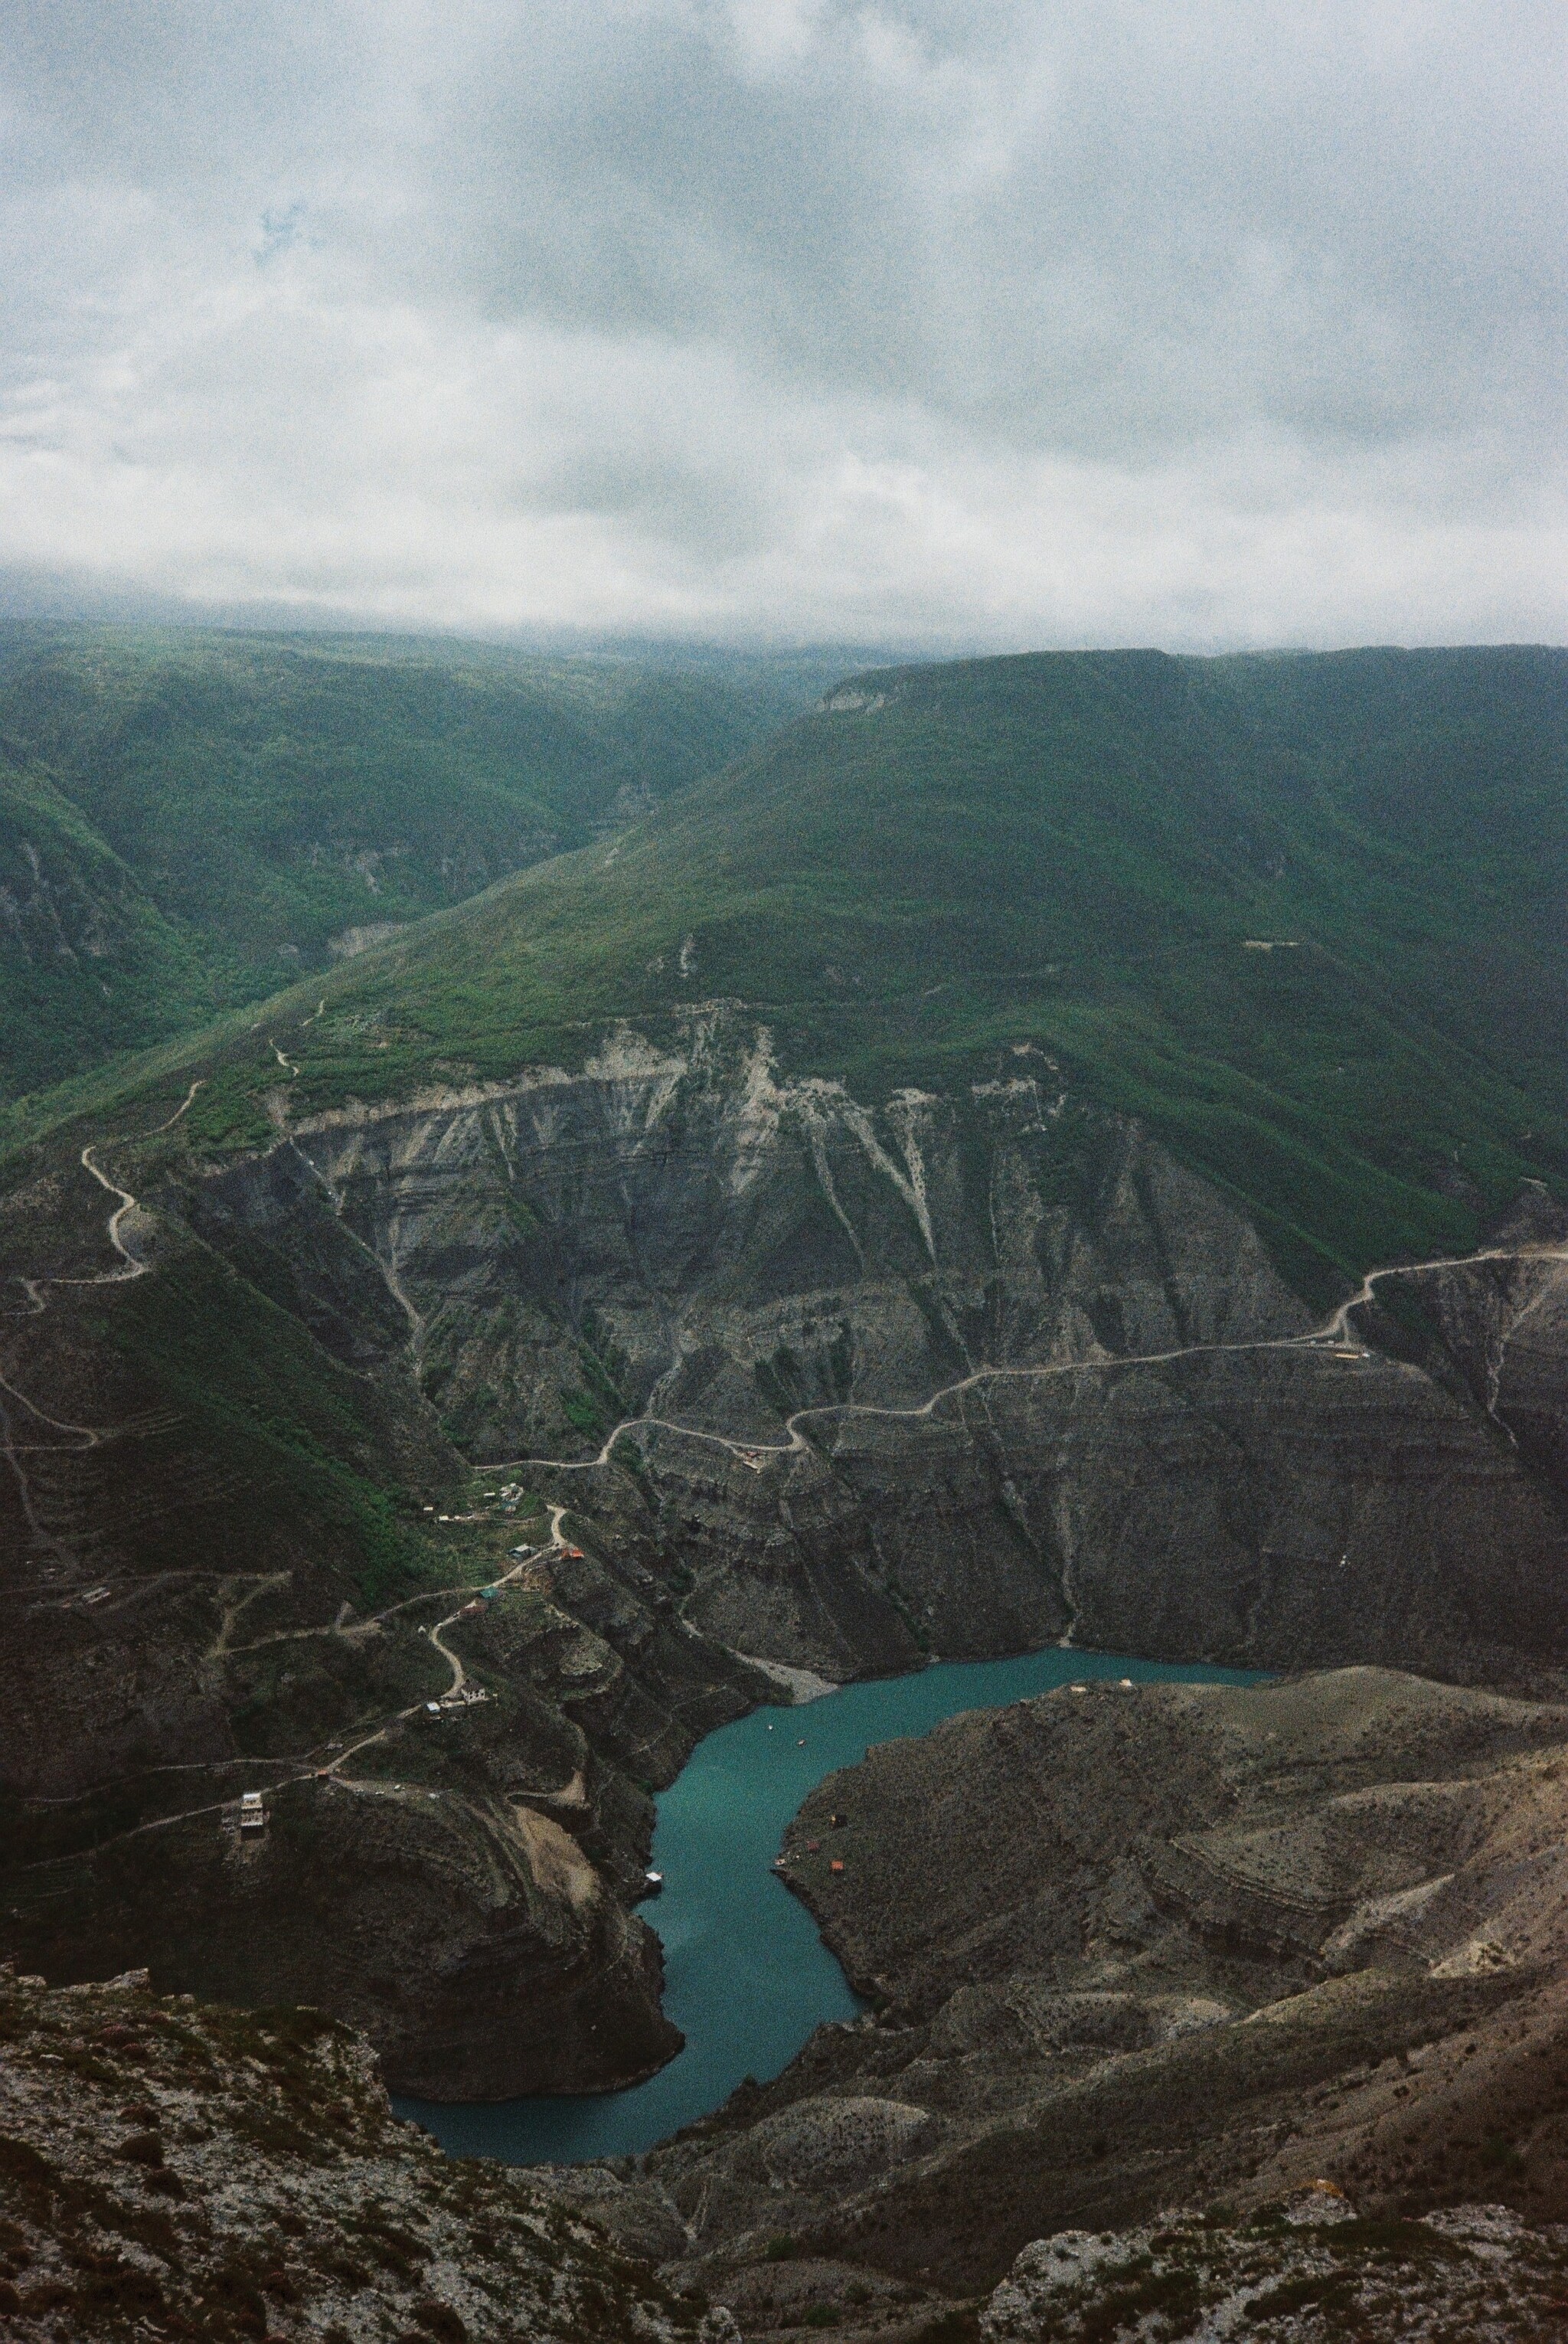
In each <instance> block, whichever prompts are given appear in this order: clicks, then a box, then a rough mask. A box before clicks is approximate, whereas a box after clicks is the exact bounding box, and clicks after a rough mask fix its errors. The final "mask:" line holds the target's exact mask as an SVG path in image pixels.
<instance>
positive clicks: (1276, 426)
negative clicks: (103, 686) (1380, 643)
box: [0, 0, 1568, 644]
mask: <svg viewBox="0 0 1568 2344" xmlns="http://www.w3.org/2000/svg"><path fill="white" fill-rule="evenodd" d="M1565 59H1568V20H1565V19H1564V18H1563V15H1562V14H1561V11H1560V10H1558V9H1556V8H1554V7H1550V6H1546V5H1533V0H1496V5H1490V4H1489V0H1472V5H1459V0H1455V5H1443V0H1426V5H1418V0H1410V5H1396V0H1381V5H1380V0H1372V5H1362V6H1360V7H1356V8H1352V7H1350V6H1348V5H1345V6H1342V5H1334V0H1315V5H1312V6H1310V7H1309V6H1306V5H1291V0H1245V5H1243V0H1207V5H1191V0H1187V5H1174V0H1171V5H1166V0H1099V5H1095V6H1093V7H1090V6H1089V5H1080V0H1071V5H1059V6H1056V7H1053V8H1050V9H1046V8H1043V7H1041V6H1040V5H1037V0H1029V5H1025V0H600V5H599V6H598V7H597V8H595V9H594V10H591V11H589V10H585V9H583V8H582V7H581V5H580V0H528V4H527V5H522V6H517V5H500V0H472V4H471V5H468V6H467V7H466V8H464V9H463V10H460V11H451V10H443V11H439V12H437V10H436V9H435V8H434V7H431V6H427V5H423V0H401V5H397V4H396V0H363V5H353V4H352V0H316V5H308V6H307V5H303V0H299V5H294V4H293V0H255V5H252V6H251V7H250V8H248V9H247V10H246V11H245V12H243V15H242V14H241V13H240V12H237V11H236V12H229V11H221V10H214V9H212V8H211V7H210V5H206V0H189V5H187V0H114V5H106V6H89V5H85V0H55V5H53V6H52V7H51V8H50V9H48V10H46V11H33V12H28V13H27V14H26V15H25V16H21V17H17V18H15V19H13V21H12V24H11V25H10V28H9V31H8V32H7V31H6V30H5V28H4V26H0V132H3V136H4V147H3V150H0V267H3V268H4V269H5V278H6V282H7V287H8V299H7V304H6V313H5V314H6V319H7V323H6V325H5V328H4V332H3V338H0V562H9V563H10V564H11V565H12V566H13V567H15V568H16V569H19V570H25V571H27V572H28V573H30V574H36V575H43V574H47V573H48V572H50V571H56V572H59V573H61V574H65V575H69V576H71V577H73V578H75V579H77V580H82V581H102V582H104V583H105V584H109V585H115V586H132V587H136V586H140V587H144V588H146V589H148V590H151V591H158V592H160V593H171V594H174V595H176V596H184V597H187V598H189V599H190V600H191V601H193V602H194V603H196V604H200V603H202V602H204V601H245V600H251V599H260V600H269V601H281V602H283V603H285V604H286V605H290V606H293V607H296V608H298V609H299V610H301V611H319V612H321V613H322V614H323V615H327V614H341V615H344V616H357V615H364V616H366V617H372V618H382V619H386V620H388V621H399V622H401V621H407V622H409V623H417V624H435V625H451V626H457V627H462V626H479V625H483V626H503V627H504V626H507V625H510V624H530V625H538V624H541V623H543V624H548V623H565V624H578V625H583V626H588V627H594V628H608V627H633V628H639V629H647V628H666V627H668V628H689V629H692V630H697V631H703V632H709V633H711V632H722V631H731V630H733V631H746V632H757V631H764V632H766V631H776V632H779V633H783V634H788V635H791V636H800V635H806V634H812V633H831V634H833V635H834V636H836V637H842V636H844V635H846V634H855V633H860V634H863V635H867V636H877V637H887V636H889V635H890V634H897V635H899V636H900V637H903V638H907V639H911V640H920V639H927V640H932V641H938V640H941V641H952V640H957V639H969V640H972V641H975V642H995V643H999V644H1000V643H1024V642H1111V641H1117V642H1128V641H1134V640H1138V641H1156V642H1167V643H1171V644H1182V643H1192V644H1210V643H1224V642H1271V641H1290V642H1344V641H1350V640H1355V639H1364V638H1366V637H1368V636H1377V637H1380V638H1382V639H1389V640H1405V641H1417V640H1432V639H1436V638H1446V639H1449V640H1453V639H1458V638H1461V637H1483V636H1500V635H1503V636H1530V637H1535V638H1547V639H1561V638H1563V635H1564V633H1565V631H1568V627H1565V621H1568V584H1565V583H1564V582H1563V581H1568V561H1565V560H1564V556H1565V555H1568V524H1565V499H1564V492H1563V491H1564V482H1563V465H1562V460H1561V458H1560V457H1559V454H1558V452H1557V451H1558V450H1559V449H1560V448H1561V447H1562V446H1563V427H1564V424H1565V423H1568V413H1565V404H1568V365H1565V363H1564V361H1565V359H1568V347H1565V345H1568V335H1565V332H1564V324H1565V313H1564V300H1563V253H1564V252H1565V251H1568V217H1564V213H1565V210H1568V201H1565V197H1564V183H1563V174H1562V171H1561V167H1560V156H1561V152H1562V148H1563V133H1564V129H1565V127H1568V125H1565V123H1564V118H1563V117H1564V114H1565V113H1568V106H1565V103H1564V83H1563V66H1564V62H1565Z"/></svg>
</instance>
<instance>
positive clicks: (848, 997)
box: [192, 650, 1568, 1287]
mask: <svg viewBox="0 0 1568 2344" xmlns="http://www.w3.org/2000/svg"><path fill="white" fill-rule="evenodd" d="M1565 720H1568V656H1564V655H1563V653H1560V652H1551V651H1532V650H1523V651H1513V650H1502V651H1477V652H1354V653H1344V654H1332V655H1326V656H1323V657H1321V658H1320V657H1312V658H1305V657H1302V658H1272V659H1264V658H1247V659H1237V660H1218V661H1201V660H1178V659H1170V658H1166V657H1163V656H1161V655H1160V654H1155V653H1136V654H1134V653H1127V654H1121V653H1118V654H1083V655H1076V654H1071V655H1069V654H1062V655H1049V656H1040V657H1030V658H1023V659H1016V660H994V661H985V662H970V663H965V664H962V665H958V666H950V667H944V668H933V669H927V670H912V671H897V672H887V673H885V674H882V675H876V676H872V677H869V678H866V679H861V680H860V682H859V684H857V685H856V686H855V687H853V688H847V689H844V690H841V691H839V692H837V693H835V694H834V695H832V696H831V700H830V703H829V706H827V707H826V708H825V709H824V710H823V711H821V712H818V713H814V714H812V715H810V716H808V717H805V718H803V719H801V720H799V722H796V723H795V724H793V725H792V726H790V727H789V729H788V730H787V731H785V732H783V733H781V734H780V735H779V736H778V737H777V738H775V739H774V740H772V741H770V742H769V743H767V744H765V745H764V746H763V747H762V748H760V749H759V750H757V751H754V752H753V753H750V754H749V756H748V757H746V758H743V759H742V760H741V761H739V763H736V764H735V765H733V766H731V767H730V768H729V770H728V771H727V772H726V773H723V774H721V775H719V776H718V777H716V778H715V779H713V780H711V781H708V782H705V783H699V784H698V785H696V786H695V787H694V788H692V789H690V790H689V791H687V792H686V793H683V794H682V795H681V796H680V797H679V798H678V799H677V800H675V801H673V802H672V803H670V804H669V805H668V806H667V807H666V808H665V809H663V810H662V812H660V813H657V814H655V815H654V816H652V817H650V818H648V820H646V821H645V822H643V823H639V824H638V826H637V827H636V828H635V829H634V830H633V831H632V832H631V833H630V834H628V836H627V837H626V838H625V839H624V840H622V841H621V842H620V843H619V844H617V845H615V846H613V847H594V848H591V849H588V850H587V851H586V852H582V853H579V854H577V855H575V856H572V857H569V858H567V859H565V860H561V861H558V862H555V863H552V864H548V865H547V866H544V867H542V868H540V869H538V870H537V871H534V872H532V873H530V874H525V875H524V876H523V877H521V878H519V879H517V880H515V881H511V882H508V884H505V885H503V886H501V887H498V888H497V889H495V890H492V891H491V893H490V894H488V895H487V896H486V897H484V898H482V899H480V900H479V901H478V902H477V904H474V905H473V906H472V907H471V908H470V909H468V910H467V911H465V912H463V913H462V914H457V915H456V916H451V917H448V918H446V919H443V920H439V921H437V922H436V923H435V924H431V925H428V926H427V927H425V928H422V929H420V930H419V931H417V933H414V934H411V935H409V936H408V937H407V938H406V939H401V940H398V941H397V942H395V943H393V944H391V945H388V946H387V947H386V948H385V949H383V950H382V951H380V952H377V953H376V954H373V955H367V958H366V959H365V960H364V961H363V962H360V963H356V964H354V965H351V966H350V967H348V968H347V969H345V970H343V971H342V972H340V973H339V974H338V975H337V976H336V977H335V978H334V980H333V981H332V983H331V985H329V987H328V989H327V1011H326V1014H325V1015H322V1016H321V1017H319V1018H317V1019H315V1020H314V1022H313V1023H312V1024H311V1025H309V1026H308V1027H306V1026H304V1025H301V1024H300V1023H299V1022H298V1021H299V1020H300V1019H302V1018H303V1017H304V1016H306V1015H309V1014H310V1013H312V1012H314V1011H315V1009H316V1005H317V997H318V996H317V993H312V994H311V995H310V996H309V997H308V1001H307V997H306V996H305V995H300V996H298V999H297V1005H294V1006H293V1007H291V1008H288V1009H284V1008H280V1010H279V1012H278V1017H279V1018H286V1017H292V1018H293V1019H294V1021H295V1023H294V1025H293V1026H292V1027H291V1030H292V1031H293V1032H294V1034H295V1039H294V1040H292V1041H287V1042H286V1051H287V1055H288V1056H289V1058H290V1060H291V1062H292V1063H294V1064H296V1065H297V1066H298V1068H299V1072H298V1075H297V1077H294V1078H291V1083H290V1099H291V1106H297V1110H298V1111H300V1112H303V1111H306V1110H307V1109H308V1108H310V1107H312V1106H326V1105H328V1104H331V1103H333V1102H335V1101H337V1100H340V1099H342V1098H344V1097H347V1096H358V1097H362V1098H371V1097H379V1096H396V1095H398V1094H399V1093H401V1092H403V1091H405V1090H407V1088H408V1087H409V1086H412V1085H414V1084H416V1083H417V1082H420V1081H426V1080H428V1079H430V1078H431V1077H432V1076H436V1077H437V1078H447V1079H450V1078H451V1077H452V1076H455V1075H456V1076H463V1077H469V1076H472V1077H477V1078H481V1079H488V1078H497V1077H499V1076H503V1075H507V1074H510V1073H511V1072H513V1071H515V1070H516V1068H517V1067H518V1066H519V1064H523V1063H527V1062H529V1061H538V1060H543V1059H551V1060H559V1061H562V1062H565V1063H580V1060H581V1058H582V1056H583V1055H584V1054H585V1053H586V1051H587V1050H588V1047H589V1046H591V1042H592V1039H593V1037H594V1036H595V1035H596V1034H597V1033H598V1031H600V1030H601V1028H602V1025H603V1024H604V1022H605V1021H607V1020H608V1019H612V1018H615V1017H631V1018H635V1019H638V1020H640V1021H643V1022H644V1023H648V1021H653V1023H654V1024H657V1021H658V1019H659V1018H660V1017H661V1016H664V1015H668V1013H670V1012H671V1010H672V1009H674V1008H675V1007H676V1006H677V1005H678V1004H680V1003H682V1002H687V1003H689V1002H690V1001H692V1000H694V999H700V998H702V997H705V996H709V997H713V996H724V997H730V998H738V999H740V1000H743V1001H745V1002H746V1003H748V1004H749V1005H751V1006H752V1007H753V1008H754V1009H755V1010H756V1011H757V1013H758V1014H759V1016H761V1017H762V1018H764V1019H765V1020H766V1021H767V1022H768V1023H769V1025H770V1026H771V1027H772V1028H773V1029H774V1031H775V1033H776V1036H777V1037H778V1040H779V1046H780V1049H781V1052H782V1054H783V1057H784V1060H785V1062H786V1063H787V1064H789V1066H792V1067H793V1068H795V1069H796V1070H798V1071H807V1072H809V1071H819V1072H822V1073H832V1074H844V1075H846V1076H849V1079H850V1081H851V1084H852V1086H854V1087H856V1089H857V1091H858V1092H859V1094H860V1095H862V1096H866V1095H875V1094H877V1093H878V1092H881V1093H885V1092H886V1091H887V1090H888V1089H889V1088H890V1087H892V1086H897V1085H900V1084H908V1083H917V1084H927V1085H930V1086H933V1087H935V1086H940V1085H941V1084H943V1083H944V1082H946V1081H947V1080H949V1079H950V1078H953V1077H956V1076H958V1075H959V1074H960V1072H961V1071H962V1070H964V1069H968V1068H972V1067H973V1066H976V1065H977V1064H982V1063H986V1064H989V1063H990V1062H992V1061H994V1059H995V1056H996V1054H997V1053H998V1051H999V1050H1000V1051H1005V1050H1006V1048H1007V1047H1008V1046H1010V1045H1018V1044H1022V1043H1029V1042H1032V1043H1035V1044H1037V1045H1038V1046H1040V1047H1041V1048H1043V1049H1045V1050H1047V1051H1048V1052H1049V1053H1050V1054H1051V1055H1052V1056H1055V1057H1056V1058H1057V1060H1058V1061H1059V1062H1060V1065H1061V1066H1063V1068H1064V1069H1065V1070H1066V1071H1067V1072H1068V1074H1069V1076H1070V1078H1071V1079H1072V1081H1073V1082H1074V1083H1076V1085H1077V1086H1079V1087H1080V1089H1081V1090H1082V1091H1084V1092H1087V1093H1088V1094H1089V1095H1091V1096H1094V1097H1096V1098H1098V1099H1100V1100H1101V1102H1102V1103H1104V1104H1107V1105H1111V1106H1118V1107H1122V1108H1127V1109H1130V1110H1132V1111H1134V1112H1136V1113H1138V1114H1140V1115H1141V1116H1144V1117H1145V1118H1147V1120H1148V1121H1149V1122H1150V1123H1151V1125H1152V1127H1154V1128H1155V1129H1156V1130H1157V1131H1159V1132H1160V1133H1161V1135H1162V1136H1163V1137H1165V1138H1166V1139H1167V1140H1168V1141H1169V1142H1170V1143H1171V1145H1172V1146H1173V1147H1175V1148H1176V1149H1177V1150H1178V1152H1179V1153H1180V1154H1181V1155H1182V1156H1183V1157H1186V1158H1187V1160H1189V1161H1191V1162H1192V1163H1193V1164H1195V1165H1196V1166H1197V1167H1199V1168H1201V1169H1202V1170H1204V1171H1205V1172H1207V1173H1208V1174H1210V1175H1211V1177H1217V1178H1218V1179H1220V1180H1221V1182H1222V1183H1223V1184H1224V1185H1225V1186H1226V1187H1228V1188H1229V1189H1230V1191H1231V1193H1233V1194H1235V1195H1237V1196H1238V1197H1241V1199H1243V1200H1244V1201H1245V1202H1246V1204H1247V1205H1248V1207H1250V1208H1251V1210H1253V1211H1254V1212H1255V1213H1257V1214H1258V1215H1259V1217H1260V1219H1261V1225H1262V1226H1263V1227H1264V1228H1266V1229H1267V1230H1268V1231H1269V1233H1270V1236H1271V1241H1272V1242H1273V1243H1274V1245H1275V1247H1276V1249H1277V1251H1278V1252H1279V1253H1280V1256H1281V1258H1282V1259H1284V1260H1286V1261H1287V1262H1288V1264H1289V1265H1290V1267H1291V1268H1292V1275H1293V1276H1295V1277H1296V1278H1297V1279H1298V1281H1302V1280H1304V1281H1305V1282H1306V1284H1307V1285H1308V1286H1309V1287H1312V1286H1319V1287H1321V1286H1322V1282H1323V1278H1322V1272H1323V1268H1324V1267H1325V1265H1327V1264H1332V1265H1333V1266H1335V1268H1337V1269H1338V1270H1344V1269H1348V1268H1356V1267H1359V1266H1361V1265H1362V1264H1364V1263H1366V1262H1367V1261H1369V1260H1372V1259H1375V1258H1386V1257H1387V1256H1388V1255H1389V1254H1390V1253H1391V1252H1392V1253H1398V1252H1409V1251H1422V1250H1427V1251H1436V1250H1442V1248H1444V1247H1447V1246H1450V1245H1452V1246H1460V1245H1464V1244H1467V1243H1469V1242H1470V1241H1471V1240H1472V1238H1473V1236H1474V1233H1475V1231H1476V1229H1477V1228H1479V1227H1480V1226H1481V1225H1482V1223H1483V1219H1484V1217H1485V1215H1486V1214H1487V1213H1488V1212H1489V1211H1491V1210H1493V1209H1494V1208H1496V1207H1498V1206H1500V1205H1501V1204H1502V1203H1503V1201H1504V1199H1505V1198H1506V1197H1509V1196H1511V1195H1512V1194H1513V1193H1514V1192H1515V1190H1516V1189H1517V1187H1518V1184H1519V1182H1520V1181H1521V1180H1522V1179H1523V1178H1530V1177H1533V1178H1541V1179H1544V1180H1546V1181H1547V1182H1548V1183H1549V1184H1555V1183H1557V1182H1558V1181H1559V1179H1560V1178H1562V1177H1563V1175H1564V1173H1565V1172H1568V1097H1565V1095H1564V1083H1563V1068H1562V1064H1561V1057H1560V1051H1559V1046H1558V1036H1560V1034H1561V1033H1562V1031H1563V1025H1564V1018H1565V1015H1568V956H1565V953H1564V935H1563V923H1564V909H1563V907H1564V901H1565V897H1564V887H1565V883H1568V839H1565V835H1564V814H1563V808H1564V789H1563V781H1564V774H1563V764H1564V755H1565V743H1568V722H1565ZM1260 945H1271V946H1272V947H1273V948H1272V949H1269V950H1264V949H1259V948H1257V947H1258V946H1260ZM267 1030H268V1035H269V1036H273V1035H276V1036H277V1038H279V1039H280V1040H282V1039H284V1038H285V1037H284V1036H283V1034H282V1028H281V1025H278V1024H277V1023H276V1021H275V1022H274V1023H273V1024H271V1025H269V1026H268V1029H267ZM277 1072H278V1066H277V1061H276V1057H275V1056H274V1055H273V1053H272V1051H271V1049H270V1047H266V1046H264V1044H263V1042H262V1041H261V1040H260V1039H259V1038H258V1039H256V1040H254V1041H246V1042H245V1043H243V1044H240V1045H236V1046H234V1048H233V1049H232V1050H231V1052H230V1054H229V1056H228V1057H227V1059H226V1063H225V1066H224V1068H223V1071H222V1073H221V1075H219V1076H217V1077H216V1079H215V1080H213V1081H212V1082H211V1084H210V1085H209V1087H208V1089H207V1091H206V1093H205V1094H204V1097H203V1100H202V1103H201V1106H200V1109H199V1111H198V1112H197V1113H196V1115H194V1116H193V1118H192V1127H193V1132H196V1133H200V1134H203V1135H205V1137H206V1138H207V1140H209V1141H210V1142H213V1143H217V1144H235V1143H239V1142H244V1141H246V1140H249V1139H252V1138H254V1137H259V1135H260V1133H261V1132H262V1131H263V1130H264V1129H265V1128H266V1121H265V1112H266V1111H265V1110H264V1108H263V1106H262V1104H261V1101H262V1097H263V1095H264V1093H265V1092H266V1090H268V1089H270V1088H271V1087H273V1086H274V1085H275V1084H276V1077H277ZM1314 1265H1315V1266H1314Z"/></svg>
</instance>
